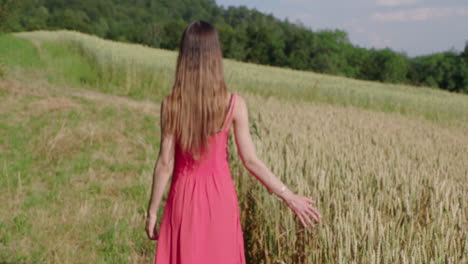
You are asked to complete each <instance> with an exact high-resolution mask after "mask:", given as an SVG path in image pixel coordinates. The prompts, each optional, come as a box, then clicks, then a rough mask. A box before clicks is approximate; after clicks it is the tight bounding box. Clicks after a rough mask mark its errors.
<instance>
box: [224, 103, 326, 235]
mask: <svg viewBox="0 0 468 264" xmlns="http://www.w3.org/2000/svg"><path fill="white" fill-rule="evenodd" d="M236 102H237V103H236V105H235V108H234V113H233V122H234V135H235V139H236V146H237V150H238V153H239V155H240V158H241V160H242V163H243V165H244V167H245V168H246V169H247V170H248V171H249V172H250V173H251V174H252V175H254V176H255V177H256V178H257V179H258V180H259V181H260V182H261V183H262V184H263V185H264V186H265V187H266V188H267V189H268V191H269V192H272V193H274V194H275V195H277V196H278V197H280V198H281V199H282V200H284V201H285V202H286V203H287V204H288V206H289V207H290V208H291V209H292V210H293V211H294V212H295V213H296V215H297V216H298V217H299V218H300V220H301V222H302V224H303V225H304V226H306V223H305V221H304V219H305V220H306V221H307V222H308V223H310V224H311V226H314V224H313V223H312V221H311V220H310V219H309V216H311V217H312V218H314V219H315V220H316V221H317V222H318V221H319V217H320V216H321V215H320V213H319V212H318V211H317V209H315V208H314V207H312V204H315V201H314V200H311V199H309V198H307V197H304V196H300V195H296V194H294V193H293V192H292V191H291V190H289V189H288V188H287V187H286V188H285V190H284V189H283V188H284V187H285V185H284V184H283V182H281V180H280V179H278V178H277V177H276V176H275V175H274V174H273V173H272V172H271V170H270V169H268V167H267V166H265V164H264V163H263V162H262V161H261V160H260V159H259V158H258V157H257V154H256V150H255V145H254V144H253V142H252V137H251V135H250V131H249V117H248V109H247V104H246V102H245V100H244V98H243V97H241V96H239V95H237V100H236ZM282 189H283V190H284V192H282Z"/></svg>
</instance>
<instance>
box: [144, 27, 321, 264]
mask: <svg viewBox="0 0 468 264" xmlns="http://www.w3.org/2000/svg"><path fill="white" fill-rule="evenodd" d="M223 71H224V70H223V61H222V52H221V48H220V44H219V39H218V33H217V31H216V29H215V28H214V27H213V26H212V25H210V24H208V23H206V22H204V21H195V22H193V23H191V24H190V25H189V26H188V27H187V28H186V29H185V31H184V33H183V36H182V40H181V43H180V48H179V55H178V59H177V68H176V77H175V81H174V85H173V88H172V92H171V93H170V94H169V95H168V96H167V97H166V98H164V100H163V102H162V104H161V123H160V126H161V145H160V152H159V157H158V159H157V161H156V164H155V169H154V178H153V184H152V192H151V199H150V203H149V207H148V216H147V222H146V232H147V235H148V237H149V238H150V239H152V240H156V239H157V240H158V243H157V244H158V245H157V248H156V254H155V263H156V264H168V263H169V264H170V263H178V264H201V263H203V264H218V263H224V264H230V263H232V264H234V263H235V264H245V262H246V261H245V255H244V241H243V233H242V229H241V224H240V218H239V208H238V203H237V202H238V200H237V196H236V190H235V185H234V182H233V180H232V178H231V173H230V170H229V164H228V151H227V141H228V136H229V132H230V125H231V123H232V124H233V126H234V133H235V140H236V146H237V150H238V153H239V155H240V158H241V160H242V163H243V165H244V166H245V168H246V169H247V170H248V171H249V172H250V173H251V174H252V175H254V176H255V177H256V178H257V179H258V180H259V181H261V182H262V183H263V184H264V185H265V186H266V188H267V189H268V191H269V192H270V193H274V194H275V195H278V196H279V197H280V198H281V199H282V200H283V201H285V202H286V204H287V205H288V206H289V207H290V208H291V209H292V210H293V211H294V213H295V214H296V215H297V216H298V218H299V219H300V221H301V223H302V225H304V227H307V226H308V224H310V225H311V226H314V223H313V221H312V219H313V220H315V221H316V222H318V221H319V218H320V217H321V215H320V213H319V212H318V211H317V210H316V208H314V207H313V206H312V205H313V204H315V201H314V200H311V199H309V198H307V197H304V196H300V195H296V194H294V193H293V192H291V191H290V190H289V189H288V188H286V186H285V185H284V184H283V183H282V182H281V181H280V180H279V179H278V178H277V177H275V175H273V173H272V172H271V171H270V170H269V169H268V168H267V167H266V166H265V165H264V163H263V162H262V161H261V160H260V159H259V158H258V157H257V155H256V153H255V148H254V144H253V142H252V138H251V136H250V132H249V121H248V110H247V105H246V102H245V100H244V98H243V97H242V96H240V95H238V94H235V93H229V92H228V90H227V88H226V84H225V82H224V73H223ZM171 174H172V175H173V176H172V182H171V187H170V191H169V195H168V197H167V201H166V206H165V208H164V213H163V217H162V220H161V226H160V230H159V232H158V231H157V230H156V222H157V219H156V217H157V211H158V207H159V204H160V202H161V199H162V196H163V192H164V189H165V186H166V184H167V181H168V179H169V177H170V175H171Z"/></svg>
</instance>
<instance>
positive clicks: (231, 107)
mask: <svg viewBox="0 0 468 264" xmlns="http://www.w3.org/2000/svg"><path fill="white" fill-rule="evenodd" d="M235 103H236V94H235V93H231V98H230V100H229V111H228V114H227V118H226V122H225V124H224V126H223V130H225V129H227V128H228V127H229V125H230V123H231V119H232V113H233V110H234V105H235Z"/></svg>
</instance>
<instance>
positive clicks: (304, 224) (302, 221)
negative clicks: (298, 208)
mask: <svg viewBox="0 0 468 264" xmlns="http://www.w3.org/2000/svg"><path fill="white" fill-rule="evenodd" d="M296 215H297V216H298V217H299V219H300V220H301V223H302V225H303V226H304V227H307V225H306V223H305V222H304V219H303V218H302V215H301V214H300V213H296Z"/></svg>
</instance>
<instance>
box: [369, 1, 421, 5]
mask: <svg viewBox="0 0 468 264" xmlns="http://www.w3.org/2000/svg"><path fill="white" fill-rule="evenodd" d="M423 1H424V0H377V5H381V6H403V5H414V4H417V3H420V2H423Z"/></svg>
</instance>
